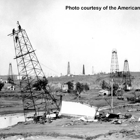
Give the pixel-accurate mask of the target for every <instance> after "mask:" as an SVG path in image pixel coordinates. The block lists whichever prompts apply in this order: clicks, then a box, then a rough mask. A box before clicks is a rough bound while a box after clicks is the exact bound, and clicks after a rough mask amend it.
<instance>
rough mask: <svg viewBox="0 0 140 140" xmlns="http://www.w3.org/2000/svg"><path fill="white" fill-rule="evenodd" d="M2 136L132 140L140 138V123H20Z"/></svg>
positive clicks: (66, 120) (62, 120) (11, 139)
mask: <svg viewBox="0 0 140 140" xmlns="http://www.w3.org/2000/svg"><path fill="white" fill-rule="evenodd" d="M0 136H1V139H3V140H4V139H5V140H17V139H18V140H19V139H21V140H24V139H25V140H32V139H33V140H39V139H42V140H46V139H50V140H79V139H83V140H93V139H96V140H117V139H120V140H126V139H129V140H131V139H139V138H140V123H139V122H133V123H130V122H128V121H126V122H125V123H122V124H112V123H111V122H81V121H80V122H78V121H76V120H75V119H74V118H71V119H70V118H60V119H57V120H53V122H52V123H46V124H44V125H42V124H33V123H30V124H29V123H28V124H25V123H20V124H17V125H15V126H13V127H9V128H7V129H3V130H0Z"/></svg>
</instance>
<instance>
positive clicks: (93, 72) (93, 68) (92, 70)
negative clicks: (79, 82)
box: [92, 66, 94, 75]
mask: <svg viewBox="0 0 140 140" xmlns="http://www.w3.org/2000/svg"><path fill="white" fill-rule="evenodd" d="M92 75H94V67H93V66H92Z"/></svg>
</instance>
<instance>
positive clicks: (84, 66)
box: [82, 65, 85, 75]
mask: <svg viewBox="0 0 140 140" xmlns="http://www.w3.org/2000/svg"><path fill="white" fill-rule="evenodd" d="M82 74H83V75H85V66H84V65H83V72H82Z"/></svg>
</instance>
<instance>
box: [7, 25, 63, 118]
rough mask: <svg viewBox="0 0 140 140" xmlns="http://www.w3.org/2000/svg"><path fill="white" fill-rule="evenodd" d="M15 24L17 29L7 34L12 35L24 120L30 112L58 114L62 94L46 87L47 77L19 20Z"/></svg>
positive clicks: (35, 115)
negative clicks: (56, 94)
mask: <svg viewBox="0 0 140 140" xmlns="http://www.w3.org/2000/svg"><path fill="white" fill-rule="evenodd" d="M17 26H18V27H17V30H15V29H13V30H12V33H11V34H9V36H12V37H13V42H14V48H15V55H16V56H15V59H16V62H17V68H18V75H19V76H21V77H22V78H21V80H20V90H21V95H22V101H23V110H24V116H25V121H26V119H27V114H28V113H30V112H33V113H34V115H33V116H34V117H37V116H42V114H43V115H44V114H45V115H48V114H51V113H55V114H56V115H58V113H59V111H60V107H61V101H62V96H59V98H58V97H56V96H55V95H53V94H52V93H50V92H49V90H48V89H47V84H48V79H47V78H46V76H45V74H44V72H43V70H42V68H41V65H40V63H39V61H38V58H37V56H36V53H35V50H34V49H33V47H32V44H31V42H30V40H29V37H28V35H27V33H26V31H25V29H22V27H21V25H20V24H19V22H17Z"/></svg>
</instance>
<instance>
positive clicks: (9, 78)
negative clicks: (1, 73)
mask: <svg viewBox="0 0 140 140" xmlns="http://www.w3.org/2000/svg"><path fill="white" fill-rule="evenodd" d="M7 82H8V83H10V84H12V85H14V76H13V70H12V64H11V63H10V64H9V71H8V78H7Z"/></svg>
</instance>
